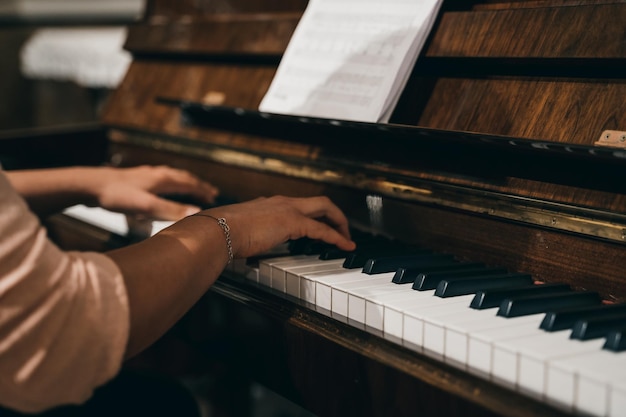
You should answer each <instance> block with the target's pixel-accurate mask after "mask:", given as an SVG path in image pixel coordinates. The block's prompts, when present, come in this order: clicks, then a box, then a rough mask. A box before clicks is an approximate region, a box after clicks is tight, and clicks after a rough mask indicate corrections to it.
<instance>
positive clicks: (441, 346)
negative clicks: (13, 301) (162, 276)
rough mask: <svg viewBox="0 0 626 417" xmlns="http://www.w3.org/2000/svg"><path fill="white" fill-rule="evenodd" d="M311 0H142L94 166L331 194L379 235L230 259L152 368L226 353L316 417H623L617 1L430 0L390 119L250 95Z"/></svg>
mask: <svg viewBox="0 0 626 417" xmlns="http://www.w3.org/2000/svg"><path fill="white" fill-rule="evenodd" d="M306 4H307V2H306V1H304V0H301V1H293V0H292V1H283V0H257V1H240V0H228V1H221V2H212V1H209V0H201V1H193V2H192V1H167V0H152V1H149V2H148V7H147V9H146V15H145V17H144V18H143V19H142V21H140V22H138V23H137V24H136V25H133V26H132V27H130V28H129V35H128V39H127V41H126V44H125V47H126V48H127V49H128V50H129V51H131V52H132V54H133V62H132V65H131V66H130V68H129V70H128V73H127V74H126V76H125V78H124V80H123V82H122V84H121V85H120V86H119V87H118V88H117V89H116V90H115V91H114V92H113V94H112V96H111V97H110V98H109V100H108V103H107V106H106V108H105V110H104V113H103V117H102V125H103V129H105V131H106V138H107V149H106V152H103V158H102V161H101V163H106V164H111V165H116V166H133V165H138V164H169V165H172V166H175V167H181V168H185V169H188V170H190V171H192V172H194V173H196V174H197V175H199V176H201V177H202V178H206V179H208V180H209V181H211V182H212V183H214V184H216V185H217V186H218V187H219V188H220V189H221V190H222V193H223V195H224V196H227V197H228V198H229V199H232V200H235V201H243V200H247V199H250V198H254V197H258V196H268V195H273V194H285V195H291V196H309V195H318V194H324V195H327V196H329V197H330V198H331V199H332V200H333V201H334V202H336V203H337V204H338V205H339V206H340V207H341V208H342V209H343V210H344V211H345V212H346V214H347V215H348V217H349V218H350V220H351V224H352V225H353V228H354V230H355V236H358V237H359V239H363V240H362V241H360V244H359V248H361V249H363V248H365V249H368V250H369V248H372V247H377V249H376V250H374V249H372V250H371V251H370V252H367V251H366V252H365V254H364V255H363V254H362V255H361V258H362V259H361V261H360V262H361V264H360V266H358V267H354V268H347V267H345V265H346V263H347V260H348V258H349V257H350V256H352V255H354V254H336V253H334V252H333V251H332V250H330V248H325V247H320V245H316V244H315V242H307V241H302V242H300V241H299V242H290V243H289V244H287V245H286V246H285V247H284V248H277V251H276V252H275V253H272V254H266V255H264V256H262V257H259V258H257V259H251V260H240V261H237V262H234V263H233V264H232V265H231V266H229V268H228V269H227V270H226V271H225V272H224V274H223V276H222V277H221V278H220V279H219V280H218V282H217V283H216V284H215V286H214V287H213V288H212V290H211V291H209V292H208V293H207V294H206V296H205V297H204V298H203V299H202V300H201V301H200V302H199V303H198V305H197V306H196V307H195V308H194V309H193V310H192V311H190V312H189V314H188V315H187V316H186V317H185V318H184V319H183V320H182V322H181V324H180V325H179V326H177V328H176V329H174V330H173V331H176V333H177V336H178V337H180V338H181V339H182V340H184V341H185V343H187V344H188V345H189V346H191V347H192V348H193V349H192V350H193V352H194V355H195V356H193V359H192V358H191V357H189V358H179V357H177V358H176V359H173V357H174V356H173V355H172V354H171V353H170V354H168V355H164V357H165V358H167V360H164V361H162V362H161V363H160V365H161V366H163V367H168V365H169V364H168V363H167V362H177V361H180V362H185V361H186V362H187V363H186V367H187V368H188V369H187V370H189V369H191V370H194V369H195V370H196V371H198V370H200V369H204V368H203V366H204V365H201V363H202V364H205V363H206V362H211V361H213V360H217V361H221V362H222V368H221V369H223V368H224V367H225V368H226V369H228V370H229V371H228V372H229V375H231V377H230V378H231V379H229V380H230V381H231V382H232V378H234V377H232V375H237V376H240V379H241V380H250V381H256V382H258V383H261V384H262V385H264V386H266V387H268V388H270V389H271V390H273V391H275V392H277V393H279V394H280V395H282V396H284V397H286V398H288V399H290V400H291V401H293V402H295V403H297V404H299V405H301V406H302V407H304V408H305V409H307V410H309V411H311V412H312V413H314V414H315V415H319V416H338V415H342V416H405V415H428V416H452V415H458V416H461V415H462V416H536V415H541V416H548V415H550V416H552V415H555V416H560V415H592V416H620V415H626V372H624V369H626V367H625V365H626V352H624V351H623V350H624V341H623V339H621V338H622V337H623V331H624V328H625V327H626V319H625V317H626V316H624V313H623V310H622V308H623V304H622V303H623V302H624V301H625V297H626V277H625V274H624V268H623V259H624V255H626V185H625V184H626V183H625V182H624V179H623V178H624V172H625V171H626V160H625V158H626V150H625V149H624V148H625V147H626V132H625V131H626V101H625V100H624V97H626V78H625V74H626V73H625V72H624V68H626V66H625V64H626V49H625V47H624V45H625V41H626V29H625V27H624V17H625V16H626V3H624V2H623V1H615V0H603V1H596V0H540V1H536V0H532V1H531V0H525V1H524V0H522V1H513V0H509V1H505V0H499V1H491V0H475V1H455V0H445V1H444V2H443V6H442V8H441V11H440V12H439V14H438V16H437V20H436V22H435V25H434V28H433V31H432V33H431V34H430V36H429V38H428V41H427V43H426V46H425V48H424V50H423V52H422V53H421V55H420V56H419V58H418V60H417V63H416V65H415V67H414V69H413V71H412V73H411V76H410V78H409V81H408V83H407V85H406V87H405V89H404V91H403V93H402V95H401V97H400V100H399V102H398V104H397V106H396V108H395V110H394V112H393V114H392V116H391V119H390V122H389V123H388V124H376V123H374V124H368V123H359V122H346V121H341V120H323V119H314V118H306V117H290V116H281V115H273V114H264V113H260V112H259V111H258V105H259V103H260V101H261V99H262V98H263V96H264V94H265V92H266V91H267V89H268V87H269V85H270V83H271V81H272V78H273V75H274V73H275V71H276V68H277V66H278V64H279V62H280V59H281V55H282V53H283V51H284V50H285V47H286V46H287V44H288V42H289V39H290V36H291V34H292V33H293V30H294V29H295V27H296V25H297V23H298V20H299V18H300V16H301V15H302V12H303V11H304V9H305V8H306ZM48 225H49V230H50V235H51V236H52V237H53V238H54V239H56V240H57V241H58V242H60V244H61V245H63V246H64V247H67V248H92V249H106V248H109V247H111V246H116V245H124V244H128V243H129V242H130V241H132V239H131V238H129V237H128V236H121V235H119V234H116V233H112V232H107V231H106V230H104V229H102V228H101V227H94V226H93V225H88V224H86V223H85V222H84V221H80V220H78V219H76V218H74V217H71V216H68V215H58V216H55V217H53V218H51V219H50V220H49V223H48ZM372 242H377V243H372ZM381 242H382V243H381ZM378 244H380V245H381V246H376V245H378ZM324 257H327V258H331V259H329V260H323V259H322V258H324ZM390 258H394V259H393V261H395V262H396V263H395V264H391V265H393V266H391V267H390V266H389V265H390V264H389V263H390V262H391V261H392V260H391V259H390ZM397 262H399V263H397ZM368 265H369V266H368ZM366 267H368V268H371V271H370V272H369V273H366V272H364V271H365V269H364V268H366ZM377 270H380V271H382V272H376V271H377ZM375 272H376V273H375ZM437 277H439V278H437ZM494 277H497V278H496V279H494ZM394 280H396V281H398V280H400V281H403V282H404V281H406V282H404V283H395V282H393V281H394ZM505 280H507V281H505ZM494 282H495V284H494ZM505 282H508V284H506V285H505V284H503V283H505ZM423 283H424V286H423V287H421V288H420V287H419V286H420V285H422V284H423ZM466 284H468V285H470V287H467V286H466ZM472 285H473V286H472ZM476 285H478V287H476ZM539 287H541V288H540V289H539ZM468 288H469V289H468ZM513 290H515V291H513ZM520 291H521V292H520ZM439 295H442V296H441V297H440V296H439ZM555 295H558V297H555ZM538 301H546V302H547V304H546V306H543V307H536V304H535V303H534V302H538ZM480 303H484V304H480ZM507 315H510V316H511V317H508V318H507V317H506V316H507ZM607 317H608V318H607ZM607 321H608V322H609V323H611V324H610V326H609V328H610V330H609V331H601V332H600V333H594V331H595V330H594V329H596V327H597V326H598V325H599V324H602V323H604V324H606V322H607ZM542 323H543V324H542ZM550 326H554V329H553V331H548V330H545V329H544V328H543V327H550ZM574 333H576V335H577V336H576V337H578V339H576V338H572V335H574ZM196 360H197V362H194V361H196ZM235 379H237V378H235ZM228 387H230V388H229V389H227V390H225V391H229V390H230V392H231V393H232V392H237V393H240V392H245V390H241V389H240V388H241V385H238V383H234V382H233V385H228ZM235 401H239V402H241V403H242V404H244V405H242V406H241V408H244V409H245V403H246V401H247V400H246V399H245V397H242V398H240V399H239V400H235Z"/></svg>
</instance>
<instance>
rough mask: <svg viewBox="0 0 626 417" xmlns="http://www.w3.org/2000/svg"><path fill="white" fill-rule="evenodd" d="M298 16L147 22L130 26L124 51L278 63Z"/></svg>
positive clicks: (196, 18) (225, 17) (239, 16)
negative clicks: (266, 58) (264, 58)
mask: <svg viewBox="0 0 626 417" xmlns="http://www.w3.org/2000/svg"><path fill="white" fill-rule="evenodd" d="M299 18H300V14H294V13H291V14H263V15H225V16H224V17H222V16H210V17H205V18H202V17H195V18H194V19H193V20H191V21H190V20H189V19H185V20H182V19H181V20H175V19H173V20H170V21H168V22H163V21H156V22H155V21H148V22H146V23H145V24H142V25H135V26H131V27H130V30H129V34H128V39H127V41H126V44H125V48H126V49H128V50H130V51H131V52H133V53H134V54H135V55H138V54H147V53H153V54H167V53H169V54H173V53H178V54H183V53H184V54H186V57H185V59H208V57H210V56H213V55H226V56H230V57H233V56H234V57H238V58H239V59H243V60H246V59H251V58H252V57H258V56H269V57H274V58H273V59H274V61H275V62H278V60H279V59H280V56H281V55H282V53H283V51H284V50H285V48H286V47H287V44H288V43H289V39H290V38H291V35H292V33H293V31H294V29H295V27H296V25H297V23H298V20H299Z"/></svg>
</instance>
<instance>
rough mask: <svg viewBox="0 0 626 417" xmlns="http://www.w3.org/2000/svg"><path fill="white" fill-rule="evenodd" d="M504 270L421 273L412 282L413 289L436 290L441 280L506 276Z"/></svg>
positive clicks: (483, 269)
mask: <svg viewBox="0 0 626 417" xmlns="http://www.w3.org/2000/svg"><path fill="white" fill-rule="evenodd" d="M506 273H507V270H506V268H500V267H494V268H468V269H461V270H457V271H435V272H428V273H421V274H419V275H418V276H417V278H415V281H414V282H413V287H412V288H413V289H414V290H417V291H429V290H434V289H435V288H437V285H439V283H440V282H441V281H443V280H450V279H462V278H465V277H470V276H471V277H475V278H478V277H486V276H490V275H501V274H506Z"/></svg>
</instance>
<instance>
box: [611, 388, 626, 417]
mask: <svg viewBox="0 0 626 417" xmlns="http://www.w3.org/2000/svg"><path fill="white" fill-rule="evenodd" d="M624 410H626V384H623V383H619V384H616V385H615V386H614V387H612V389H611V394H610V398H609V417H618V416H619V417H623V416H624V414H625V411H624Z"/></svg>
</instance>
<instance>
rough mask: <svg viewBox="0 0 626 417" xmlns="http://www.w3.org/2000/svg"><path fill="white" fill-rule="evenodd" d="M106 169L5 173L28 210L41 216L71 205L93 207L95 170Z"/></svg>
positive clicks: (96, 175) (95, 187) (65, 169)
mask: <svg viewBox="0 0 626 417" xmlns="http://www.w3.org/2000/svg"><path fill="white" fill-rule="evenodd" d="M106 169H109V168H100V167H98V168H96V167H71V168H56V169H41V170H19V171H5V173H6V175H7V177H8V178H9V181H10V182H11V184H12V185H13V187H14V188H15V189H16V190H17V192H18V193H19V194H20V195H21V196H22V197H23V198H24V199H25V200H26V201H27V202H28V205H29V206H30V208H31V209H32V210H33V211H34V212H35V213H37V214H38V215H40V216H41V215H47V214H52V213H54V212H57V211H59V210H62V209H64V208H65V207H69V206H72V205H74V204H87V205H93V204H95V203H96V190H97V187H98V183H97V180H98V178H97V177H98V175H99V170H100V172H101V170H106Z"/></svg>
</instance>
